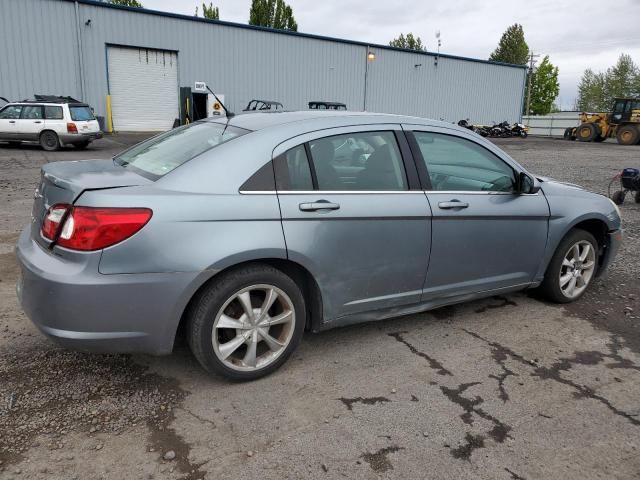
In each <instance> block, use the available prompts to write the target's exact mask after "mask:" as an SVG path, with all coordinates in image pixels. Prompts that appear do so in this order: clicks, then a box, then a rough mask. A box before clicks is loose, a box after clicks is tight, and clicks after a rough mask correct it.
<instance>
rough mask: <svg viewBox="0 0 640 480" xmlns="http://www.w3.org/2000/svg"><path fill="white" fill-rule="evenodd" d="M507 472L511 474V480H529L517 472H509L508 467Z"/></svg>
mask: <svg viewBox="0 0 640 480" xmlns="http://www.w3.org/2000/svg"><path fill="white" fill-rule="evenodd" d="M504 469H505V471H506V472H508V473H509V475H511V480H527V479H526V478H524V477H522V476H520V475H518V474H517V473H515V472H512V471H511V470H509V469H508V468H507V467H504Z"/></svg>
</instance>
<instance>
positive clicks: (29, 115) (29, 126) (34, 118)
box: [17, 105, 44, 141]
mask: <svg viewBox="0 0 640 480" xmlns="http://www.w3.org/2000/svg"><path fill="white" fill-rule="evenodd" d="M17 125H18V128H17V131H18V137H19V138H20V140H30V141H37V140H39V138H40V132H42V129H43V128H44V113H43V111H42V105H24V106H23V107H22V114H21V115H20V119H19V120H17Z"/></svg>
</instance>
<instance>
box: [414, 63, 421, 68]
mask: <svg viewBox="0 0 640 480" xmlns="http://www.w3.org/2000/svg"><path fill="white" fill-rule="evenodd" d="M421 66H422V64H421V63H416V64H415V65H414V66H413V68H418V67H421Z"/></svg>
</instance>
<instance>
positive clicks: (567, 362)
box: [462, 329, 640, 425]
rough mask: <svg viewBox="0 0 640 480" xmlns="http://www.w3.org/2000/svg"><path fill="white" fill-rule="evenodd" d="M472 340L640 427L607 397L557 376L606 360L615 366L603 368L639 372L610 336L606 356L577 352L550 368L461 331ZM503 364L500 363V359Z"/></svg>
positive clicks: (480, 337) (608, 365)
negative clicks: (474, 339)
mask: <svg viewBox="0 0 640 480" xmlns="http://www.w3.org/2000/svg"><path fill="white" fill-rule="evenodd" d="M462 330H463V331H465V332H466V333H468V334H469V335H471V336H472V337H474V338H476V339H478V340H480V341H482V342H484V343H486V344H487V345H489V346H490V347H492V349H495V350H497V351H499V352H501V354H505V355H507V356H509V357H510V358H511V359H512V360H515V361H517V362H519V363H521V364H523V365H526V366H528V367H534V371H533V373H532V374H531V375H532V376H534V377H538V378H540V379H542V380H553V381H555V382H558V383H561V384H563V385H567V386H570V387H572V388H573V389H574V390H575V392H574V397H575V398H577V399H583V398H589V399H591V400H596V401H598V402H600V403H601V404H602V405H604V406H605V407H607V408H608V409H609V410H610V411H611V412H612V413H614V414H615V415H618V416H620V417H623V418H625V419H627V420H628V421H629V422H630V423H632V424H633V425H640V419H638V418H635V416H634V415H631V414H629V413H627V412H624V411H622V410H620V409H619V408H617V407H615V406H614V405H613V404H612V403H611V402H610V401H609V400H608V399H607V398H605V397H603V396H602V395H599V394H597V393H596V392H595V391H594V390H593V389H592V388H590V387H587V386H586V385H580V384H578V383H576V382H574V381H573V380H569V379H566V378H563V377H562V375H561V373H562V372H565V371H568V370H570V369H571V368H573V366H574V365H598V364H600V363H603V362H604V361H605V360H606V359H610V360H614V361H615V363H611V364H605V366H606V367H607V368H621V369H629V370H640V367H639V366H637V365H635V364H634V363H633V362H631V361H630V360H628V359H625V358H623V357H622V356H621V355H620V352H619V350H620V348H622V344H621V341H620V339H619V338H617V337H615V336H612V340H611V342H610V343H609V344H607V347H608V348H609V353H602V352H598V351H578V352H574V354H573V356H572V357H565V358H560V359H559V360H558V361H556V362H554V363H553V364H552V365H551V366H550V367H545V366H542V365H538V363H536V362H534V361H531V360H527V359H526V358H524V357H523V356H522V355H520V354H518V353H516V352H514V351H513V350H512V349H510V348H508V347H505V346H503V345H501V344H499V343H498V342H492V341H490V340H488V339H486V338H484V337H482V336H481V335H478V334H477V333H475V332H471V331H469V330H466V329H462ZM502 361H504V360H502Z"/></svg>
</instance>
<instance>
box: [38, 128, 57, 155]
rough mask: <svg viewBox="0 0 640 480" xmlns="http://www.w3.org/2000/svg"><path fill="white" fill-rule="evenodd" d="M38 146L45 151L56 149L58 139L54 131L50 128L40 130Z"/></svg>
mask: <svg viewBox="0 0 640 480" xmlns="http://www.w3.org/2000/svg"><path fill="white" fill-rule="evenodd" d="M40 146H41V147H42V148H43V149H45V150H46V151H47V152H53V151H55V150H58V148H60V141H59V140H58V135H56V132H52V131H51V130H47V131H46V132H42V133H41V134H40Z"/></svg>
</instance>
